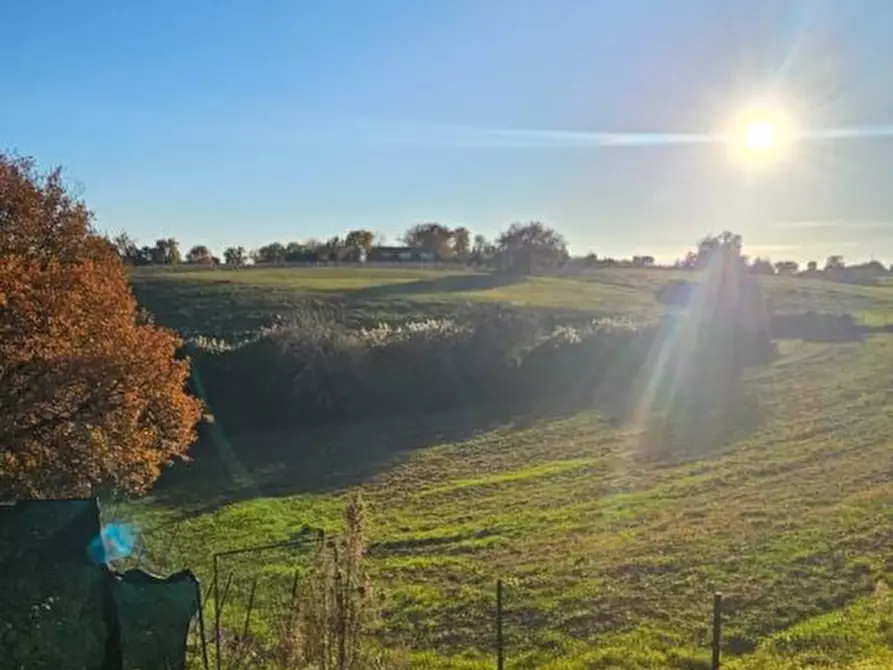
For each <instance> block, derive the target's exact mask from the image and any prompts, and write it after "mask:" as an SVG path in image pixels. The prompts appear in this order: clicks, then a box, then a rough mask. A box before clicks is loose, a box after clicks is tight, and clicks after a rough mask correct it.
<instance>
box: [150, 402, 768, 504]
mask: <svg viewBox="0 0 893 670" xmlns="http://www.w3.org/2000/svg"><path fill="white" fill-rule="evenodd" d="M727 401H728V402H724V403H723V404H722V406H718V405H717V406H714V407H713V408H712V409H711V410H710V411H709V412H708V411H707V410H705V409H704V408H700V410H699V412H698V414H697V416H694V415H692V416H689V417H683V416H679V415H675V416H673V415H661V416H657V415H655V416H653V417H650V418H649V419H648V420H647V421H646V423H645V425H643V426H641V427H642V428H643V434H642V437H643V446H644V449H643V451H642V454H641V455H642V457H643V460H644V461H647V462H650V463H652V464H653V465H657V466H671V465H673V464H675V463H678V462H681V461H688V460H692V459H701V458H711V457H715V456H718V455H719V454H721V453H722V452H723V451H725V449H724V447H725V446H726V445H728V444H730V443H731V442H733V441H734V440H735V439H737V438H740V437H742V436H743V435H745V434H746V433H748V432H750V431H752V430H753V429H754V428H755V427H756V426H757V425H759V424H760V423H761V421H762V418H763V417H762V412H761V410H760V406H759V403H758V402H757V400H756V399H755V398H754V397H752V396H745V395H743V394H742V395H739V394H735V396H734V397H729V398H728V399H727ZM635 409H636V408H635V407H634V406H632V405H630V404H628V403H622V402H618V401H617V399H615V398H612V397H610V396H608V395H604V394H596V395H595V396H589V397H585V398H584V397H580V396H577V397H574V398H572V399H568V398H565V399H561V398H557V397H555V398H547V399H545V400H539V401H537V402H535V403H525V405H524V406H523V407H522V406H519V405H515V406H514V407H505V406H502V407H500V406H491V407H488V408H466V409H465V410H456V411H444V412H436V413H417V414H415V415H412V416H407V417H403V418H388V419H376V420H358V421H353V422H350V423H345V424H344V425H335V426H327V427H320V428H312V429H309V428H308V429H296V430H285V431H276V432H269V433H245V434H233V435H224V434H222V433H221V432H220V431H211V430H208V429H207V427H206V428H205V429H204V430H203V431H202V432H203V434H202V438H201V439H200V441H199V442H198V443H197V444H196V445H195V447H194V448H193V450H192V452H191V455H192V457H193V461H192V462H191V463H189V464H180V465H177V466H174V467H173V468H170V469H169V470H167V471H165V473H164V475H163V476H162V478H161V480H160V481H159V483H158V485H157V486H156V488H155V489H154V491H153V497H154V498H155V500H156V502H158V503H159V504H161V505H163V506H166V507H170V508H177V509H180V510H181V511H182V516H183V517H184V518H185V517H189V516H192V515H195V514H204V513H209V512H212V511H214V510H215V509H217V508H219V507H221V506H223V505H227V504H231V503H234V502H240V501H244V500H249V499H252V498H256V497H280V496H281V497H285V496H291V495H298V494H308V493H310V494H313V493H315V494H323V493H331V492H335V491H341V490H345V489H349V488H351V487H355V486H361V485H363V484H364V483H367V482H368V481H369V480H371V479H372V478H374V477H375V476H376V475H378V474H381V473H383V472H386V471H387V470H389V469H391V468H393V467H395V466H396V465H398V464H399V463H400V462H402V461H403V460H404V459H405V458H406V457H407V456H408V454H410V453H411V452H413V451H416V450H421V449H425V448H428V447H432V446H437V445H441V444H450V443H456V442H463V441H466V440H469V439H471V438H472V437H474V436H475V435H477V434H481V433H486V432H489V431H493V430H496V429H504V428H510V429H518V430H521V429H526V428H531V427H534V426H536V425H537V424H540V423H543V422H548V421H554V420H561V419H563V418H567V417H570V416H572V415H574V414H576V413H579V412H582V411H597V412H599V413H601V414H602V415H603V416H604V417H605V418H606V419H607V420H608V422H609V424H610V425H614V426H616V427H623V426H629V425H631V423H633V422H634V421H636V417H635V416H634V415H635ZM639 418H640V417H639ZM213 432H216V433H217V435H216V436H214V435H212V434H211V433H213ZM226 451H228V452H229V453H231V454H233V455H234V456H235V460H236V462H237V469H238V470H239V472H240V473H241V475H237V474H236V473H234V472H233V469H234V468H233V467H232V465H230V466H229V467H228V466H227V465H226V464H225V463H226V461H227V458H226V457H225V454H224V452H226ZM222 456H223V457H222ZM240 477H241V478H240Z"/></svg>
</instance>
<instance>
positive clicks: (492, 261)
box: [108, 221, 570, 274]
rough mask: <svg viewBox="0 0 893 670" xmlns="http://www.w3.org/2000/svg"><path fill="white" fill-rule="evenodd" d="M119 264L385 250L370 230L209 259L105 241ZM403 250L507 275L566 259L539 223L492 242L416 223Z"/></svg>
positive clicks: (304, 258) (351, 258)
mask: <svg viewBox="0 0 893 670" xmlns="http://www.w3.org/2000/svg"><path fill="white" fill-rule="evenodd" d="M108 241H109V243H110V244H111V246H112V248H113V249H114V250H115V252H116V253H117V254H118V256H119V257H120V258H121V260H122V261H124V263H125V264H127V265H131V266H144V265H176V264H179V263H188V264H191V265H220V264H225V265H228V266H232V267H239V266H242V265H247V264H248V263H249V262H253V263H258V264H274V265H275V264H283V263H318V262H361V261H364V260H367V259H370V260H372V259H374V253H375V251H376V250H381V249H386V248H389V247H384V245H382V244H381V243H380V236H379V235H376V234H375V233H373V232H372V231H370V230H366V229H355V230H350V231H348V232H347V233H346V234H345V235H344V236H343V237H342V236H334V237H332V238H330V239H328V240H326V241H325V242H321V241H318V240H308V241H304V242H288V243H282V242H271V243H269V244H265V245H263V246H261V247H258V248H257V249H253V250H250V251H249V250H247V249H246V248H245V247H244V246H232V247H227V248H226V249H224V250H223V258H222V259H221V258H219V257H218V256H215V255H214V254H213V253H212V251H211V250H210V248H209V247H208V246H206V245H195V246H193V247H192V248H191V249H189V251H188V252H187V253H186V254H185V256H184V255H183V254H182V252H181V250H180V243H179V242H178V241H177V240H176V239H175V238H162V239H158V240H156V242H155V244H154V245H153V246H148V245H144V246H140V245H139V244H138V243H137V242H136V240H134V239H133V238H132V237H131V236H130V235H128V234H127V233H121V234H120V235H117V236H115V237H111V238H109V239H108ZM401 242H402V243H403V245H404V247H405V248H406V249H411V250H418V251H423V252H425V253H426V254H427V256H428V257H430V258H431V259H433V260H438V261H444V262H457V263H466V264H469V265H474V266H490V267H494V268H496V269H500V270H504V271H507V272H516V273H521V274H530V273H532V272H541V271H548V270H550V269H554V268H556V267H560V266H561V265H563V264H564V263H565V262H566V261H567V260H568V259H569V258H570V255H569V254H568V251H567V242H566V241H565V239H564V237H563V236H562V235H561V234H560V233H558V231H556V230H555V229H554V228H551V227H549V226H547V225H545V224H543V223H541V222H538V221H532V222H529V223H514V224H512V225H511V226H509V227H508V228H507V229H506V230H505V231H503V232H502V233H501V234H500V235H499V236H498V237H497V238H496V239H495V240H493V241H491V240H488V239H487V238H486V237H485V236H483V235H474V236H473V237H472V233H471V231H470V230H469V229H468V228H465V227H463V226H460V227H456V228H450V227H449V226H445V225H443V224H440V223H420V224H417V225H414V226H412V227H411V228H409V229H408V230H407V231H406V232H405V233H404V234H403V236H402V237H401Z"/></svg>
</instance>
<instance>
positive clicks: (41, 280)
mask: <svg viewBox="0 0 893 670" xmlns="http://www.w3.org/2000/svg"><path fill="white" fill-rule="evenodd" d="M179 345H180V342H179V340H178V339H177V338H176V337H175V336H174V335H173V334H172V333H170V332H169V331H166V330H163V329H161V328H158V327H155V326H153V325H149V324H146V323H140V320H139V319H138V316H137V305H136V302H135V300H134V298H133V296H132V295H131V292H130V288H129V285H128V279H127V274H126V270H125V267H124V265H123V264H122V262H121V260H120V259H119V258H118V256H117V254H116V253H115V250H114V248H113V246H112V245H111V244H109V243H108V241H107V240H105V239H104V238H102V237H100V236H99V235H97V234H96V233H95V232H94V230H93V228H92V225H91V215H90V212H89V211H88V210H87V208H86V206H85V205H84V203H83V202H81V201H79V200H77V199H76V198H74V197H73V196H72V195H70V193H69V192H68V191H67V190H66V188H65V186H64V184H63V182H62V179H61V176H60V172H59V171H58V170H56V171H54V172H51V173H49V174H41V173H39V172H38V171H37V170H36V168H35V166H34V163H33V161H31V160H30V159H23V158H18V157H11V156H8V155H2V154H0V416H2V417H3V420H2V421H0V498H7V499H8V498H25V497H50V496H54V497H55V496H84V495H89V494H91V493H93V492H95V491H97V490H98V489H100V488H105V487H108V488H112V489H119V490H129V491H142V490H145V489H146V488H147V487H148V486H149V485H150V484H151V483H152V482H153V481H154V480H155V479H156V478H157V477H158V475H159V473H160V472H161V468H162V467H163V466H164V465H165V464H167V463H169V462H171V461H172V460H173V459H176V458H178V457H182V456H184V455H185V452H186V450H187V448H188V446H189V445H190V443H191V442H192V441H193V438H194V427H195V424H196V421H197V420H198V418H199V415H200V410H201V405H200V403H199V402H198V401H197V400H195V399H194V398H192V397H190V396H189V395H188V394H187V392H186V391H185V385H186V381H187V378H188V376H189V363H188V361H186V360H179V359H177V357H176V356H175V352H176V351H177V348H178V347H179Z"/></svg>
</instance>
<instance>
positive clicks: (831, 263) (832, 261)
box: [825, 255, 846, 272]
mask: <svg viewBox="0 0 893 670" xmlns="http://www.w3.org/2000/svg"><path fill="white" fill-rule="evenodd" d="M845 267H846V264H845V263H844V262H843V256H839V255H837V256H828V259H827V260H826V261H825V272H835V271H838V270H843V269H844V268H845Z"/></svg>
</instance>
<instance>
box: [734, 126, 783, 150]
mask: <svg viewBox="0 0 893 670" xmlns="http://www.w3.org/2000/svg"><path fill="white" fill-rule="evenodd" d="M776 135H777V132H776V130H775V125H774V124H773V123H772V122H771V121H769V120H768V119H755V120H753V121H751V122H750V123H748V124H747V126H746V127H745V128H744V137H743V138H742V141H743V142H744V148H745V149H747V150H748V151H770V150H771V149H772V147H773V146H775V139H776Z"/></svg>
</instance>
